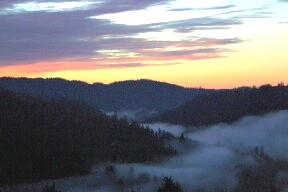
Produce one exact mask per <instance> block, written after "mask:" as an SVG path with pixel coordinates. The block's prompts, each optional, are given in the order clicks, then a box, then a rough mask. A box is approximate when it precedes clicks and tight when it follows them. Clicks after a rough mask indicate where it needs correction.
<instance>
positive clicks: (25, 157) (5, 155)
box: [0, 89, 176, 184]
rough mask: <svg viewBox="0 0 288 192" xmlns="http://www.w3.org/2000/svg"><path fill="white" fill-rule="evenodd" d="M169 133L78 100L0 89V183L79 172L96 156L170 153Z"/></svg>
mask: <svg viewBox="0 0 288 192" xmlns="http://www.w3.org/2000/svg"><path fill="white" fill-rule="evenodd" d="M171 138H172V136H171V135H170V134H168V133H166V132H153V131H152V130H150V129H148V128H144V127H141V126H140V125H139V124H137V123H135V122H132V123H129V122H127V121H126V120H123V119H122V120H118V119H117V118H116V117H108V116H106V115H104V114H103V113H102V112H99V111H97V110H95V109H94V108H92V107H89V106H87V105H86V104H83V103H76V102H71V101H65V100H59V101H49V100H44V99H40V98H36V97H31V96H26V95H20V94H15V93H13V92H10V91H6V90H3V89H0V184H16V183H21V182H33V181H38V180H41V179H50V178H58V177H64V176H72V175H81V174H85V173H87V172H89V169H90V167H91V165H92V164H95V163H97V162H102V161H111V162H144V161H151V160H155V159H157V158H161V157H164V156H168V155H172V154H175V153H176V151H175V150H174V149H172V148H171V147H170V146H166V145H165V141H166V140H167V139H171Z"/></svg>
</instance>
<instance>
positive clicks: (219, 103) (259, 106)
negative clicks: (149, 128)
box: [152, 84, 288, 127]
mask: <svg viewBox="0 0 288 192" xmlns="http://www.w3.org/2000/svg"><path fill="white" fill-rule="evenodd" d="M285 109H288V87H287V86H284V85H283V84H279V85H278V86H275V87H273V86H271V85H263V86H261V87H259V88H239V89H233V90H225V91H221V92H215V93H213V94H205V95H202V96H199V97H197V98H195V99H193V100H192V101H191V102H188V103H186V104H184V105H182V106H180V107H178V108H176V109H174V110H171V111H168V112H164V113H162V114H160V115H158V116H157V117H156V118H154V119H152V121H163V122H169V123H174V124H182V125H186V126H195V127H197V126H208V125H213V124H216V123H221V122H225V123H230V122H234V121H236V120H238V119H240V118H241V117H244V116H247V115H261V114H265V113H269V112H273V111H278V110H285Z"/></svg>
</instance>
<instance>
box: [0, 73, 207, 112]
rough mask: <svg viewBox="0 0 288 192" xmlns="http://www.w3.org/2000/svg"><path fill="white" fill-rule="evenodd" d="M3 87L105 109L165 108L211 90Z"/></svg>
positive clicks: (5, 82)
mask: <svg viewBox="0 0 288 192" xmlns="http://www.w3.org/2000/svg"><path fill="white" fill-rule="evenodd" d="M0 86H3V87H4V88H6V89H9V90H12V91H15V92H19V93H25V94H28V95H32V96H39V97H43V98H52V99H63V98H68V99H71V100H77V101H82V102H85V103H87V104H89V105H91V106H94V107H96V108H97V109H101V110H104V111H119V110H139V109H143V110H148V111H164V110H168V109H172V108H174V107H177V106H179V105H181V104H183V103H185V102H187V101H189V100H191V99H192V98H194V97H196V96H198V95H201V94H203V93H207V92H211V91H212V90H204V89H189V88H184V87H181V86H177V85H173V84H168V83H162V82H157V81H151V80H137V81H123V82H115V83H112V84H108V85H106V84H101V83H95V84H87V83H84V82H80V81H66V80H64V79H40V78H39V79H29V78H0Z"/></svg>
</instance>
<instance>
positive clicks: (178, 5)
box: [0, 0, 288, 88]
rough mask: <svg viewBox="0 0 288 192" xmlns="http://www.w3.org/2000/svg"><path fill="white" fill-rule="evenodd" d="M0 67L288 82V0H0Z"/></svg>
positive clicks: (80, 75)
mask: <svg viewBox="0 0 288 192" xmlns="http://www.w3.org/2000/svg"><path fill="white" fill-rule="evenodd" d="M0 76H15V77H61V78H65V79H69V80H72V79H73V80H81V81H86V82H89V83H92V82H103V83H110V82H113V81H122V80H130V79H142V78H145V79H152V80H158V81H165V82H169V83H175V84H179V85H183V86H185V87H199V86H201V87H205V88H233V87H238V86H247V85H249V86H251V85H256V86H257V85H261V84H266V83H271V84H277V83H278V82H281V81H282V82H284V83H288V0H252V1H251V0H82V1H81V0H78V1H76V0H75V1H69V0H66V1H65V0H38V1H37V0H35V1H33V0H31V1H29V0H0Z"/></svg>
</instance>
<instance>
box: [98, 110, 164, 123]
mask: <svg viewBox="0 0 288 192" xmlns="http://www.w3.org/2000/svg"><path fill="white" fill-rule="evenodd" d="M103 112H104V113H106V115H108V116H112V115H116V116H117V117H118V118H120V119H122V118H127V119H128V120H133V121H142V120H145V119H147V118H150V117H152V116H153V115H156V114H157V113H159V112H158V111H155V110H152V111H151V110H146V109H138V110H125V109H123V110H119V111H115V112H111V111H110V112H105V111H103Z"/></svg>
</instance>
